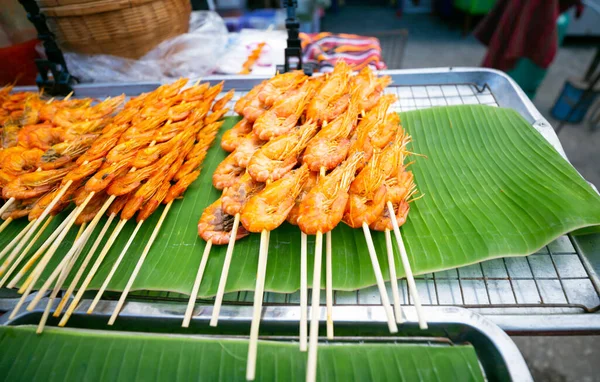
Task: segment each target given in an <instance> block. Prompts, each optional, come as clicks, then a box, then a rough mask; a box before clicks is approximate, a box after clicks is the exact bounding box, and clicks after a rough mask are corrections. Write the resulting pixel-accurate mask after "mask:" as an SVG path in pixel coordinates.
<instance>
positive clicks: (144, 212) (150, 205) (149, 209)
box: [136, 182, 171, 223]
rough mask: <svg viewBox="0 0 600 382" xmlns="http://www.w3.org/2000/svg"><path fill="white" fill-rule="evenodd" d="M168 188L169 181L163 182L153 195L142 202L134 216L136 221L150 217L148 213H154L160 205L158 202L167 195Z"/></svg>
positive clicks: (169, 185)
mask: <svg viewBox="0 0 600 382" xmlns="http://www.w3.org/2000/svg"><path fill="white" fill-rule="evenodd" d="M170 188H171V183H170V182H163V183H162V184H161V185H160V187H159V188H158V190H156V192H155V193H154V195H152V197H151V198H150V199H149V200H148V201H147V202H146V203H144V205H143V206H142V208H141V209H140V212H138V215H137V218H136V221H137V222H138V223H139V222H140V221H141V220H146V219H148V218H149V217H150V215H152V214H153V213H154V211H156V209H157V208H158V206H160V203H161V202H162V201H163V200H164V199H165V197H166V196H167V192H168V191H169V189H170Z"/></svg>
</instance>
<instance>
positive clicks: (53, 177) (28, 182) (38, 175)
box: [17, 164, 75, 187]
mask: <svg viewBox="0 0 600 382" xmlns="http://www.w3.org/2000/svg"><path fill="white" fill-rule="evenodd" d="M74 166H75V165H74V164H71V165H69V166H65V167H63V168H59V169H56V170H47V171H35V172H30V173H27V174H22V175H19V177H18V178H17V179H18V182H19V184H21V185H23V186H28V187H38V186H43V185H46V184H54V183H56V182H58V181H60V180H61V179H62V178H63V177H64V176H65V175H66V174H67V173H69V172H70V171H71V170H72V169H73V168H74Z"/></svg>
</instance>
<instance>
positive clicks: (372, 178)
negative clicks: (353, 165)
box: [342, 151, 387, 228]
mask: <svg viewBox="0 0 600 382" xmlns="http://www.w3.org/2000/svg"><path fill="white" fill-rule="evenodd" d="M381 159H382V155H381V152H380V151H377V152H375V153H374V154H373V157H372V158H371V160H370V161H369V163H367V166H366V167H365V168H363V169H362V171H360V172H359V173H358V175H357V176H356V178H355V179H354V181H353V182H352V184H351V185H350V193H349V198H348V203H347V204H346V211H345V213H344V217H343V219H342V220H343V221H344V223H346V224H348V225H349V226H350V227H352V228H360V227H361V226H362V225H363V224H364V223H366V224H367V225H369V224H371V223H373V222H374V221H375V220H377V219H378V218H379V216H381V213H382V212H383V209H384V208H385V202H386V196H387V188H386V186H385V185H384V184H383V182H384V180H385V178H384V176H383V173H382V171H381Z"/></svg>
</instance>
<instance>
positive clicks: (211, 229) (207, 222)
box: [198, 198, 250, 245]
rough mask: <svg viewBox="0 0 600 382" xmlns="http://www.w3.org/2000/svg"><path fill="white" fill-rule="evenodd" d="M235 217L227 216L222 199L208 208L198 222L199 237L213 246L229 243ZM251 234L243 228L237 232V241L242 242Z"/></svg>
mask: <svg viewBox="0 0 600 382" xmlns="http://www.w3.org/2000/svg"><path fill="white" fill-rule="evenodd" d="M233 220H234V217H233V216H231V215H227V214H226V213H225V212H223V209H222V208H221V199H220V198H219V199H217V200H216V201H215V202H214V203H213V204H211V205H210V206H208V207H206V208H205V209H204V211H203V212H202V216H200V220H199V221H198V235H199V236H200V237H201V238H202V239H204V240H206V241H209V240H210V241H211V242H212V243H213V244H217V245H222V244H227V243H229V240H230V239H231V229H232V228H233ZM249 234H250V233H249V232H248V231H246V229H245V228H244V227H243V226H240V227H239V228H238V230H237V235H236V237H235V240H240V239H242V238H244V237H246V236H248V235H249Z"/></svg>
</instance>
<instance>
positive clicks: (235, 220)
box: [210, 213, 240, 327]
mask: <svg viewBox="0 0 600 382" xmlns="http://www.w3.org/2000/svg"><path fill="white" fill-rule="evenodd" d="M239 225H240V214H239V213H237V214H235V216H234V218H233V227H232V228H231V236H230V239H229V243H228V244H227V252H225V261H224V263H223V270H222V271H221V278H220V280H219V287H218V289H217V295H216V296H215V305H214V307H213V313H212V317H211V318H210V326H213V327H214V326H217V324H218V322H219V312H220V311H221V304H222V302H223V295H225V286H226V284H227V275H228V273H229V267H230V265H231V258H232V256H233V248H234V247H235V238H236V236H237V231H238V227H239Z"/></svg>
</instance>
